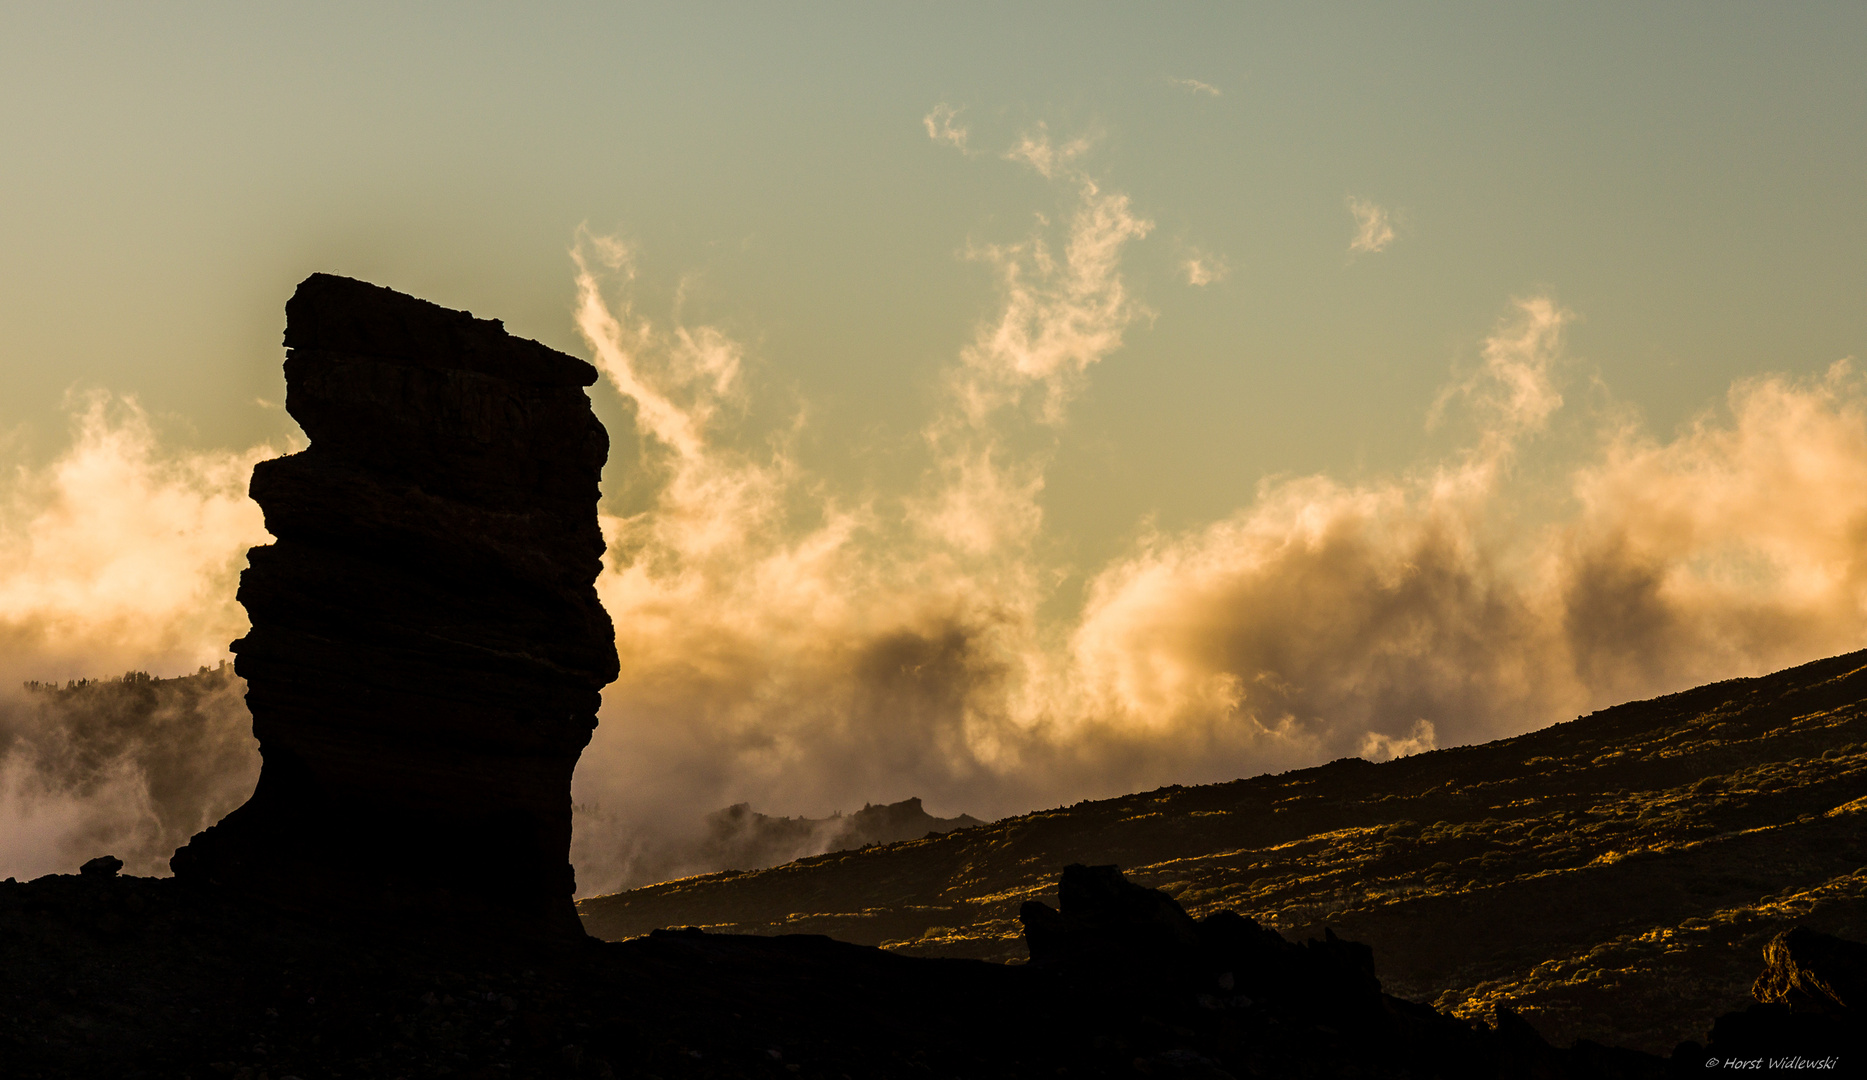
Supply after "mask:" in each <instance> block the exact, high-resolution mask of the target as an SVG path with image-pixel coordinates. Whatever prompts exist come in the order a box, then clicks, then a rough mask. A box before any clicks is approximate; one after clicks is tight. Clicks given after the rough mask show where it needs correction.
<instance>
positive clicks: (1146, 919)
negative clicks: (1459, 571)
mask: <svg viewBox="0 0 1867 1080" xmlns="http://www.w3.org/2000/svg"><path fill="white" fill-rule="evenodd" d="M1079 886H1084V887H1079ZM1063 892H1064V895H1065V896H1066V897H1068V899H1067V900H1066V901H1065V903H1064V905H1063V910H1061V911H1050V912H1049V914H1048V915H1042V914H1038V912H1037V911H1036V910H1035V909H1033V911H1032V912H1031V914H1032V926H1033V932H1032V938H1031V946H1032V950H1033V955H1034V957H1035V958H1036V959H1034V960H1033V961H1032V962H1031V963H1029V964H1026V965H1022V966H1010V965H1004V964H993V963H985V962H982V961H975V960H960V959H925V958H912V957H904V956H900V955H897V954H894V953H889V952H886V951H883V950H880V949H874V948H869V947H865V946H859V945H850V944H846V943H843V942H837V941H833V940H831V939H829V938H825V937H820V936H816V935H789V936H781V937H752V936H739V935H723V934H705V933H701V932H699V931H697V930H687V931H681V930H668V931H660V932H657V933H655V934H652V935H649V936H647V937H642V938H636V939H633V940H630V941H623V942H598V941H595V940H593V939H585V940H584V941H582V942H569V941H559V942H551V941H548V940H540V939H538V938H535V937H534V938H527V939H517V938H502V937H486V938H478V939H463V938H460V937H450V936H442V935H433V934H422V933H416V932H410V931H409V930H407V929H406V928H397V929H390V928H372V927H370V926H368V925H367V924H364V923H361V922H359V921H357V920H355V919H353V918H347V919H342V920H320V919H317V918H315V917H310V916H307V915H305V914H302V913H296V912H289V911H285V910H282V909H281V908H279V907H278V906H277V905H272V904H263V905H262V904H258V903H255V902H253V901H251V900H247V899H244V898H240V897H237V896H234V895H231V894H229V893H227V892H225V891H222V890H202V889H198V888H193V887H190V886H189V885H188V884H187V883H185V882H182V881H177V880H174V879H151V878H136V877H123V876H114V875H103V874H90V875H64V876H54V877H46V878H40V879H38V880H36V881H32V882H28V883H7V884H4V885H0V1016H4V1019H0V1063H4V1068H0V1073H3V1074H4V1075H6V1076H7V1077H9V1078H13V1077H19V1078H47V1080H50V1078H64V1077H95V1076H113V1077H115V1076H121V1077H151V1078H154V1077H165V1078H166V1077H192V1078H195V1080H209V1078H214V1077H231V1078H234V1080H262V1078H263V1080H282V1078H284V1077H299V1078H303V1080H310V1078H312V1077H319V1078H323V1077H334V1078H343V1077H371V1078H384V1080H388V1078H394V1077H407V1078H410V1080H413V1078H416V1077H441V1076H449V1077H473V1078H482V1080H486V1078H495V1077H497V1078H507V1077H631V1078H646V1077H660V1078H663V1080H673V1078H677V1077H680V1078H688V1077H693V1078H701V1077H774V1078H780V1077H789V1076H800V1077H825V1078H849V1080H870V1078H891V1077H911V1078H916V1080H925V1078H930V1077H938V1078H943V1080H945V1078H954V1077H960V1078H966V1080H973V1078H985V1077H1059V1076H1063V1077H1134V1076H1167V1077H1201V1078H1207V1080H1223V1078H1225V1077H1234V1078H1240V1080H1242V1078H1245V1077H1300V1076H1322V1077H1333V1076H1361V1077H1395V1078H1399V1077H1419V1078H1426V1077H1446V1078H1455V1077H1456V1078H1464V1077H1473V1078H1476V1077H1519V1076H1526V1077H1527V1076H1539V1077H1577V1078H1580V1077H1615V1076H1625V1077H1659V1076H1663V1075H1665V1074H1666V1071H1667V1063H1666V1062H1664V1061H1662V1060H1661V1059H1659V1058H1654V1057H1651V1056H1648V1055H1644V1054H1637V1053H1633V1052H1630V1051H1618V1050H1609V1049H1604V1048H1601V1047H1594V1046H1588V1045H1582V1046H1578V1047H1576V1048H1574V1049H1566V1050H1565V1049H1556V1048H1553V1047H1550V1046H1549V1045H1548V1044H1546V1043H1544V1042H1543V1040H1542V1039H1541V1038H1539V1037H1538V1036H1537V1034H1536V1032H1535V1031H1534V1030H1532V1029H1531V1028H1530V1027H1529V1025H1527V1024H1525V1023H1524V1022H1522V1021H1521V1020H1518V1019H1516V1018H1515V1017H1514V1016H1513V1015H1511V1014H1510V1013H1509V1012H1508V1011H1501V1012H1500V1013H1499V1015H1498V1017H1497V1022H1496V1023H1495V1025H1478V1026H1473V1025H1470V1024H1468V1023H1466V1022H1464V1021H1461V1020H1456V1019H1453V1018H1450V1017H1448V1016H1445V1015H1443V1014H1440V1013H1437V1012H1435V1011H1434V1010H1432V1009H1431V1008H1429V1007H1427V1006H1424V1005H1418V1004H1413V1003H1410V1002H1405V1001H1401V1000H1399V999H1396V998H1393V997H1390V996H1388V995H1385V994H1383V993H1381V991H1380V987H1379V984H1378V983H1377V982H1376V981H1375V979H1374V977H1373V975H1372V972H1371V960H1370V957H1369V953H1368V950H1367V948H1366V947H1365V946H1360V945H1356V944H1354V943H1351V942H1346V941H1341V940H1338V939H1334V938H1326V939H1324V940H1322V941H1313V942H1308V943H1305V944H1301V945H1299V944H1296V943H1293V942H1289V941H1286V940H1285V939H1284V938H1282V937H1281V936H1280V935H1278V934H1276V933H1275V932H1273V931H1270V930H1266V929H1263V928H1260V927H1257V926H1255V925H1254V924H1252V923H1251V921H1250V920H1248V919H1245V918H1243V917H1241V916H1237V915H1234V914H1232V913H1229V912H1227V913H1219V914H1215V915H1211V916H1208V917H1207V918H1205V919H1203V920H1199V921H1198V922H1194V921H1193V920H1191V919H1188V918H1187V917H1186V915H1185V913H1184V912H1183V911H1180V910H1179V909H1178V906H1177V905H1175V904H1174V902H1173V901H1172V900H1171V899H1170V898H1168V897H1166V896H1165V895H1164V894H1161V893H1158V892H1154V891H1153V890H1147V889H1142V888H1140V887H1139V886H1135V885H1133V884H1131V883H1129V882H1127V881H1125V880H1123V879H1122V878H1121V877H1120V875H1119V874H1116V873H1114V871H1113V869H1112V868H1083V867H1072V868H1070V870H1068V871H1066V876H1065V886H1064V890H1063ZM1044 910H1046V911H1048V910H1049V909H1044ZM1040 927H1041V928H1040Z"/></svg>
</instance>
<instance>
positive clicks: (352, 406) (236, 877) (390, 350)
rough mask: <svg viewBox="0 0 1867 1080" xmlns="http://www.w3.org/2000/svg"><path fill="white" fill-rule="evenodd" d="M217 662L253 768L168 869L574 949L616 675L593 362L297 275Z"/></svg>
mask: <svg viewBox="0 0 1867 1080" xmlns="http://www.w3.org/2000/svg"><path fill="white" fill-rule="evenodd" d="M285 312H286V330H285V345H286V347H287V356H286V361H285V380H286V387H287V397H286V408H287V410H288V411H289V412H290V413H291V414H292V416H293V417H294V418H295V419H297V421H298V422H299V424H300V425H301V426H302V427H303V428H304V430H305V434H307V435H308V436H310V439H311V445H310V447H309V448H308V449H306V450H304V451H301V452H300V453H297V454H292V455H289V456H287V457H282V458H276V459H274V460H271V461H264V462H261V463H260V464H259V465H257V466H256V467H255V468H254V469H253V481H252V488H251V491H252V495H253V498H254V499H255V500H256V501H257V502H258V503H259V505H260V506H261V508H263V509H264V510H265V514H266V527H267V529H269V530H270V531H271V532H272V534H273V535H274V536H276V537H277V538H278V542H277V543H274V544H269V545H266V546H264V547H256V548H253V549H252V550H251V551H250V552H249V553H248V561H249V566H248V569H247V570H246V572H245V573H243V574H242V575H241V577H240V592H239V599H240V602H241V603H242V604H244V605H245V606H246V610H247V614H248V616H249V617H250V618H251V620H252V624H253V628H252V630H251V631H250V632H248V634H247V635H246V636H245V637H244V638H241V639H240V640H239V641H236V642H234V644H233V649H234V652H235V653H236V654H237V662H236V670H237V671H238V672H239V674H240V675H241V676H243V677H244V678H245V679H246V681H247V684H248V690H247V699H246V700H247V704H248V705H249V707H250V708H251V709H252V713H253V734H254V735H255V736H256V737H257V738H258V739H259V744H260V753H261V755H262V756H263V758H264V765H263V766H262V768H261V771H260V777H259V784H258V786H257V788H256V789H255V790H254V792H253V797H252V798H251V799H250V800H248V801H247V803H246V805H244V806H242V807H240V808H239V809H238V810H235V811H234V812H233V813H231V814H229V815H227V817H226V818H225V819H223V820H222V821H221V822H220V823H219V824H218V825H215V826H213V827H212V828H209V829H208V830H207V831H205V832H203V833H200V834H198V835H197V836H195V838H194V839H193V840H192V841H190V842H189V844H188V845H187V846H186V847H184V848H182V849H180V850H179V851H177V852H176V853H175V857H174V859H173V860H172V861H171V865H172V866H173V867H174V870H175V873H176V876H177V877H179V878H183V879H186V880H193V881H200V882H211V883H214V884H217V885H220V886H224V887H227V888H231V889H234V890H237V891H240V892H245V893H249V894H254V895H260V896H265V897H269V898H272V899H275V900H279V901H283V902H286V903H290V904H293V905H294V906H307V907H316V908H325V909H335V910H339V911H354V912H363V913H370V912H382V913H393V912H397V911H401V912H407V913H411V914H415V913H418V914H420V915H421V916H422V917H423V918H427V917H430V916H439V917H462V918H466V919H469V920H481V919H485V920H489V921H490V922H492V923H496V924H498V925H502V926H509V927H511V928H512V929H513V930H514V931H517V932H520V933H526V934H540V933H542V934H546V935H565V936H575V935H580V934H581V933H582V930H581V928H580V927H579V925H578V921H577V916H576V912H575V909H574V908H573V906H572V901H571V896H572V892H573V890H574V888H575V881H574V878H573V872H572V870H571V866H570V862H569V853H570V832H571V802H570V782H571V771H572V769H573V768H575V766H576V763H577V757H578V755H579V754H581V753H582V752H583V748H584V746H585V745H586V744H587V743H588V742H589V741H590V734H591V732H592V731H593V730H594V729H595V727H596V709H597V704H598V700H599V694H600V692H601V690H602V687H603V686H604V685H605V684H607V683H608V682H610V681H611V680H612V679H614V678H615V677H616V674H617V661H616V646H615V634H614V632H613V629H612V627H611V624H610V621H609V616H608V615H607V614H606V613H605V612H604V610H603V608H602V606H601V605H600V604H599V603H598V601H597V596H596V589H595V585H594V582H595V580H596V576H597V573H598V571H599V569H600V560H601V557H602V554H603V538H602V534H601V532H600V530H599V529H598V526H597V521H596V501H597V483H598V479H599V475H600V473H601V471H602V468H603V463H604V461H605V459H606V458H607V456H608V453H609V437H608V434H607V433H606V432H605V431H604V430H603V426H602V424H600V423H599V422H598V421H597V419H596V417H595V415H594V414H593V413H592V412H591V410H590V400H589V398H588V396H587V395H586V394H585V393H584V389H583V388H584V387H586V386H589V385H590V384H591V383H593V382H595V381H596V378H597V372H596V369H595V368H593V367H591V366H590V365H589V364H586V363H584V362H583V361H581V360H578V359H576V358H574V357H570V356H566V355H564V354H562V353H559V352H556V351H554V350H552V349H548V348H546V347H545V346H543V345H540V344H538V343H537V342H533V341H527V340H525V339H522V338H515V337H512V336H510V335H508V334H507V333H506V332H505V328H504V327H503V326H502V325H501V324H500V323H499V322H497V321H496V320H488V319H476V318H474V317H473V316H472V315H471V314H469V313H466V312H460V311H450V310H448V309H446V308H442V307H439V306H437V305H435V304H431V303H428V302H427V301H424V300H417V299H415V298H413V297H410V296H404V295H402V294H401V293H397V292H393V291H391V290H389V289H385V288H381V287H378V286H375V285H370V284H367V283H365V282H361V281H354V280H351V279H349V278H341V277H333V276H331V275H328V274H314V275H312V276H311V277H309V278H306V279H305V281H304V282H303V283H302V284H300V285H299V286H298V291H297V292H296V293H295V294H294V295H293V297H292V299H291V301H290V302H289V303H287V304H286V308H285Z"/></svg>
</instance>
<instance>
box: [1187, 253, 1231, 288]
mask: <svg viewBox="0 0 1867 1080" xmlns="http://www.w3.org/2000/svg"><path fill="white" fill-rule="evenodd" d="M1180 269H1181V270H1183V271H1185V273H1186V283H1187V284H1188V285H1192V286H1195V287H1197V286H1202V285H1211V284H1213V283H1214V282H1219V281H1224V280H1225V276H1226V275H1227V274H1229V273H1231V267H1230V266H1227V265H1226V262H1225V260H1224V259H1221V258H1218V257H1217V256H1214V255H1204V254H1195V255H1191V256H1189V257H1188V258H1187V259H1186V261H1185V262H1182V263H1181V264H1180Z"/></svg>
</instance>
